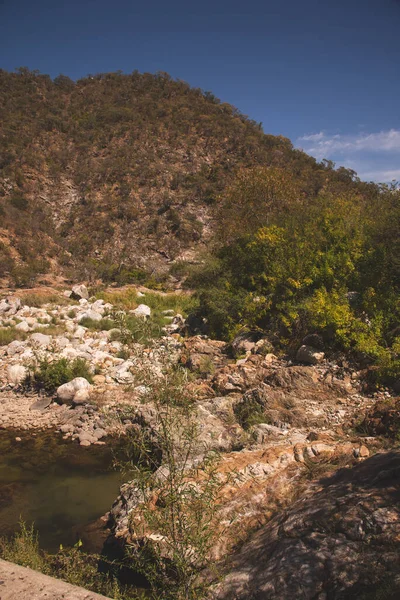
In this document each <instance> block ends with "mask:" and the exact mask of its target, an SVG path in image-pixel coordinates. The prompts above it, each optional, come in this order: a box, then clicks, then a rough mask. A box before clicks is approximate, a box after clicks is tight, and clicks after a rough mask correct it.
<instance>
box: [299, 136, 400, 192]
mask: <svg viewBox="0 0 400 600" xmlns="http://www.w3.org/2000/svg"><path fill="white" fill-rule="evenodd" d="M296 145H297V147H299V148H301V149H302V150H304V151H305V152H307V153H308V154H311V155H312V156H314V157H315V158H316V159H317V160H321V159H323V158H327V159H331V160H334V162H336V163H337V164H338V163H339V164H340V165H344V166H346V167H349V168H354V167H353V166H352V165H355V164H357V167H358V168H357V169H355V170H357V172H358V173H359V177H360V178H361V179H366V180H369V181H391V180H393V179H400V168H399V165H400V130H399V129H389V130H387V131H380V132H377V133H366V132H359V133H355V134H328V133H326V132H325V131H320V132H319V133H312V134H307V135H303V136H302V137H300V138H298V139H297V143H296Z"/></svg>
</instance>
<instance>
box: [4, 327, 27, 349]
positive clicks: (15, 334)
mask: <svg viewBox="0 0 400 600" xmlns="http://www.w3.org/2000/svg"><path fill="white" fill-rule="evenodd" d="M25 339H26V333H24V332H23V331H18V329H15V327H1V328H0V346H7V345H8V344H10V343H11V342H14V340H25Z"/></svg>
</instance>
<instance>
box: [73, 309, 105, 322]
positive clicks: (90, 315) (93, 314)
mask: <svg viewBox="0 0 400 600" xmlns="http://www.w3.org/2000/svg"><path fill="white" fill-rule="evenodd" d="M102 318H103V315H102V314H101V313H99V312H97V311H96V310H87V311H86V312H84V313H83V314H81V315H80V317H79V322H80V321H82V320H83V319H91V320H92V321H97V322H98V321H101V320H102Z"/></svg>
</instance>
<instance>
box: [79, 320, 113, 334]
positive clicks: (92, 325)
mask: <svg viewBox="0 0 400 600" xmlns="http://www.w3.org/2000/svg"><path fill="white" fill-rule="evenodd" d="M79 325H82V327H86V328H87V329H90V330H91V331H110V329H113V328H114V327H116V325H115V321H113V320H112V319H101V321H95V320H94V319H90V318H89V317H84V318H83V319H81V320H80V321H79Z"/></svg>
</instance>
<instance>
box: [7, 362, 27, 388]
mask: <svg viewBox="0 0 400 600" xmlns="http://www.w3.org/2000/svg"><path fill="white" fill-rule="evenodd" d="M27 374H28V372H27V370H26V368H25V367H24V366H23V365H10V366H9V367H8V369H7V379H8V383H12V384H14V385H18V384H19V383H21V382H22V381H23V380H24V379H25V377H26V376H27Z"/></svg>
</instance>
